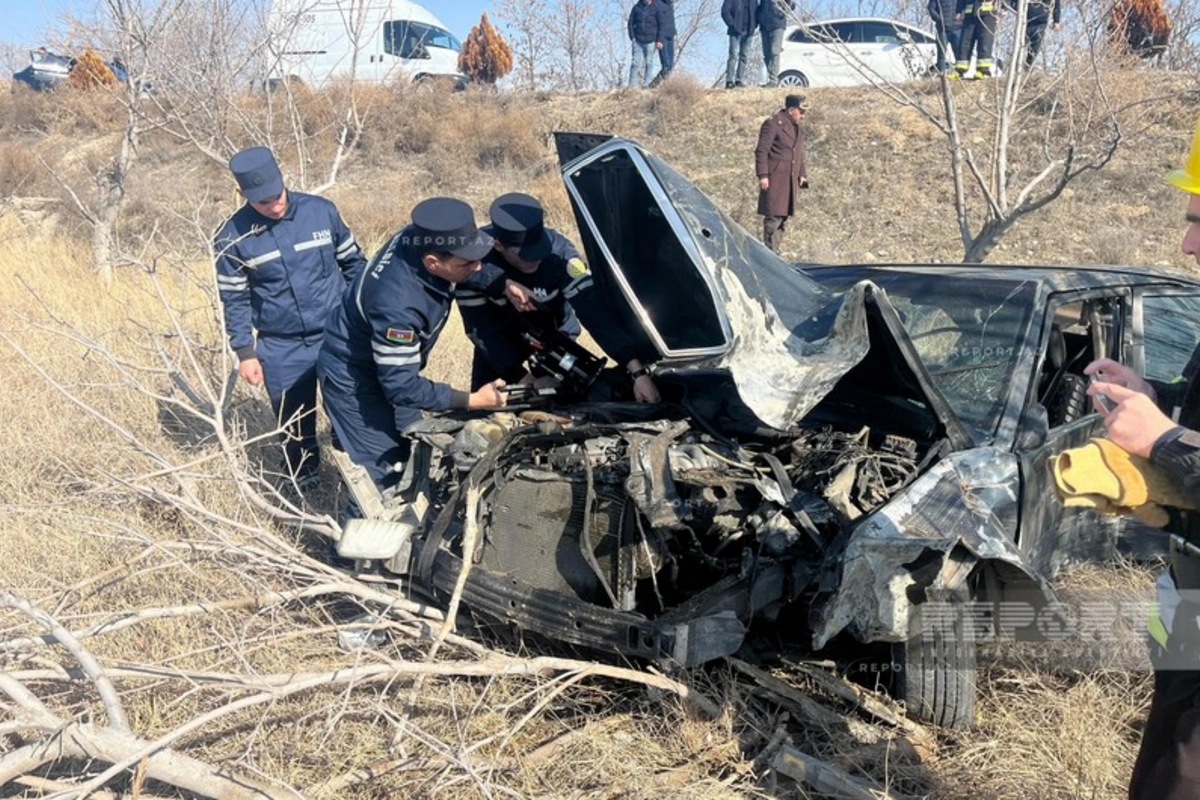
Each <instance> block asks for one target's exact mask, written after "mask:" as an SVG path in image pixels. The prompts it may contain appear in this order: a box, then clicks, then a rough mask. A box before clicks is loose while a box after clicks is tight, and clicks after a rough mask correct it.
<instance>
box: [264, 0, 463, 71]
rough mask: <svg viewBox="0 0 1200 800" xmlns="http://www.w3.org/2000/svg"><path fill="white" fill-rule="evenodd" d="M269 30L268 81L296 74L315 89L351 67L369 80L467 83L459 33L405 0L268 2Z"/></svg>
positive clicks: (293, 0)
mask: <svg viewBox="0 0 1200 800" xmlns="http://www.w3.org/2000/svg"><path fill="white" fill-rule="evenodd" d="M268 30H269V35H270V42H271V47H270V59H271V63H270V65H269V69H268V81H269V82H270V83H278V82H280V81H286V80H299V81H302V82H303V83H305V84H307V85H308V86H311V87H313V88H320V87H321V86H323V85H324V84H326V83H327V82H328V81H329V80H330V79H332V78H335V77H339V76H349V75H351V73H353V75H354V78H355V80H359V81H366V82H369V83H384V82H388V81H395V80H403V81H411V82H413V83H417V84H420V83H428V82H430V81H433V80H442V81H452V82H453V83H454V85H455V86H456V87H457V88H461V87H462V86H463V85H465V84H466V80H467V79H466V76H464V75H463V74H462V73H461V72H459V70H458V54H459V51H460V50H462V44H461V43H460V42H459V40H458V38H457V37H455V36H454V35H453V34H452V33H450V31H448V30H446V26H445V25H443V24H442V23H441V21H440V20H438V18H437V17H435V16H434V15H433V14H432V13H431V12H430V11H429V10H428V9H426V8H424V7H423V6H421V5H419V4H417V3H413V2H409V1H408V0H273V2H272V3H271V12H270V17H269V20H268Z"/></svg>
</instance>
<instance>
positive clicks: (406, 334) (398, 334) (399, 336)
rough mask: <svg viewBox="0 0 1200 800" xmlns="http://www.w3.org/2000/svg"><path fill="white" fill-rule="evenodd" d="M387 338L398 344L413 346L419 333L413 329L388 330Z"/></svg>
mask: <svg viewBox="0 0 1200 800" xmlns="http://www.w3.org/2000/svg"><path fill="white" fill-rule="evenodd" d="M386 338H387V340H388V341H389V342H395V343H396V344H412V343H413V342H414V341H415V340H416V338H417V333H416V331H414V330H413V329H412V328H388V329H387V334H386Z"/></svg>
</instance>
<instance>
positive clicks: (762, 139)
mask: <svg viewBox="0 0 1200 800" xmlns="http://www.w3.org/2000/svg"><path fill="white" fill-rule="evenodd" d="M807 109H808V102H807V101H806V100H805V99H804V96H803V95H799V94H789V95H788V96H787V98H786V99H785V100H784V103H783V108H781V109H780V110H779V111H777V112H775V113H774V114H772V115H771V116H770V117H768V118H767V121H766V122H764V123H763V124H762V127H761V128H760V129H759V131H758V146H757V147H755V148H754V171H755V174H757V175H758V213H759V214H761V215H762V218H763V242H764V243H765V244H766V245H767V247H769V248H771V250H773V251H774V252H776V253H778V252H779V249H780V246H781V245H782V244H783V232H784V228H785V227H786V226H787V221H788V218H789V217H791V216H792V215H793V214H795V213H796V205H797V203H798V202H799V201H800V190H801V189H807V188H808V171H807V169H806V167H805V163H804V130H803V129H802V128H801V127H800V122H801V121H802V120H803V119H804V113H805V111H806V110H807Z"/></svg>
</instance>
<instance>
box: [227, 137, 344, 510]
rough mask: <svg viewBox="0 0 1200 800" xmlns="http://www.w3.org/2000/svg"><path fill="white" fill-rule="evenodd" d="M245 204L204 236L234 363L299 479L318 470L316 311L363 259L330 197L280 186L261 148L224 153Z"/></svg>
mask: <svg viewBox="0 0 1200 800" xmlns="http://www.w3.org/2000/svg"><path fill="white" fill-rule="evenodd" d="M229 170H230V172H232V173H233V177H234V179H235V180H236V181H237V184H238V189H239V190H240V192H241V195H242V197H243V198H245V200H246V204H245V205H243V206H242V207H241V208H239V209H238V210H237V212H235V213H234V214H233V216H231V217H229V219H227V220H225V222H223V223H222V224H221V227H220V228H219V229H218V230H217V233H216V236H215V238H214V241H213V251H214V252H215V254H216V272H217V290H218V294H219V295H220V298H221V305H222V309H223V316H224V321H225V332H226V334H227V335H228V336H229V346H230V348H232V350H233V352H234V354H235V355H236V356H237V359H238V373H239V374H240V375H241V378H242V380H244V381H246V382H247V383H249V384H250V385H251V386H262V385H265V386H266V389H267V397H268V398H269V399H270V401H271V409H272V410H273V411H274V412H275V416H276V419H278V421H279V424H280V426H282V429H283V431H284V433H285V435H286V436H287V440H286V441H285V443H284V456H285V457H286V459H287V468H288V472H289V474H290V477H291V478H292V480H294V481H295V482H296V485H297V486H298V488H300V489H307V488H310V487H311V486H313V485H315V483H316V482H317V480H318V468H319V465H320V450H319V449H318V448H317V417H316V411H317V357H318V355H319V354H320V352H321V344H322V342H323V341H324V335H325V320H326V318H327V317H328V316H329V312H330V311H331V310H333V308H334V306H336V305H337V303H338V301H339V300H340V299H341V296H342V292H343V290H344V289H345V288H346V286H347V284H348V283H350V282H351V281H353V280H354V279H355V278H356V277H357V276H358V274H359V273H361V272H362V268H363V266H364V265H365V263H366V261H365V259H364V258H363V254H362V250H361V249H360V248H359V246H358V243H357V242H356V241H355V240H354V234H352V233H351V232H350V229H349V228H347V227H346V224H345V223H344V222H342V217H341V215H340V214H339V213H338V210H337V207H336V206H334V204H333V203H331V202H329V201H328V200H326V199H325V198H323V197H317V196H316V195H311V194H301V193H300V192H289V191H288V190H287V188H286V187H285V186H284V182H283V173H282V172H281V171H280V169H279V164H278V163H277V162H276V161H275V156H274V154H273V153H272V152H271V150H270V149H269V148H266V147H250V148H247V149H245V150H242V151H240V152H238V153H236V154H235V155H234V156H233V158H231V159H230V160H229Z"/></svg>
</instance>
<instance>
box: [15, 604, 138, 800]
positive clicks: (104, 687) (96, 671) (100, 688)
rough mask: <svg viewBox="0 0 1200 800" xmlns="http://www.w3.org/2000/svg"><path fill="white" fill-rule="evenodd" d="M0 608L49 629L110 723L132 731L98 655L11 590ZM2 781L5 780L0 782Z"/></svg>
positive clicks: (120, 728)
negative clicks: (89, 684) (84, 678)
mask: <svg viewBox="0 0 1200 800" xmlns="http://www.w3.org/2000/svg"><path fill="white" fill-rule="evenodd" d="M0 608H14V609H16V610H17V611H20V612H21V613H22V614H24V615H25V616H27V617H29V618H30V619H33V620H34V621H36V622H37V623H38V624H39V625H41V626H42V627H44V628H46V630H48V631H50V634H51V635H52V636H53V637H54V639H55V640H56V641H57V642H58V643H59V644H60V645H62V646H63V647H64V648H65V649H66V650H67V652H68V653H70V654H71V655H72V656H74V657H75V660H76V661H78V662H79V666H80V667H81V668H82V669H83V672H84V674H85V675H87V677H88V680H90V681H91V682H92V685H94V686H95V687H96V692H97V694H99V695H100V701H101V702H102V703H104V711H105V713H106V714H107V715H108V724H109V726H110V727H111V728H113V729H115V730H118V731H121V732H123V733H129V721H128V720H127V719H126V718H125V709H124V708H123V707H122V705H121V698H120V697H118V696H117V690H116V687H114V686H113V685H112V683H111V682H110V681H109V679H108V676H107V675H105V674H104V668H103V667H101V666H100V662H99V661H97V660H96V657H95V656H93V655H92V654H91V653H90V652H89V651H88V649H87V648H86V647H84V646H83V644H82V643H81V642H80V641H79V640H78V639H76V638H75V637H74V636H73V635H72V634H71V632H70V631H68V630H67V629H66V628H64V627H63V626H62V624H61V623H59V621H58V620H56V619H54V617H52V616H50V615H49V614H48V613H46V612H45V611H43V610H42V609H40V608H38V607H37V606H35V605H34V604H33V603H31V602H29V601H28V600H26V599H25V598H23V597H21V596H19V595H17V594H15V593H14V592H12V591H10V590H8V589H4V590H0ZM14 699H15V698H14ZM0 783H3V782H2V781H0Z"/></svg>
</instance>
